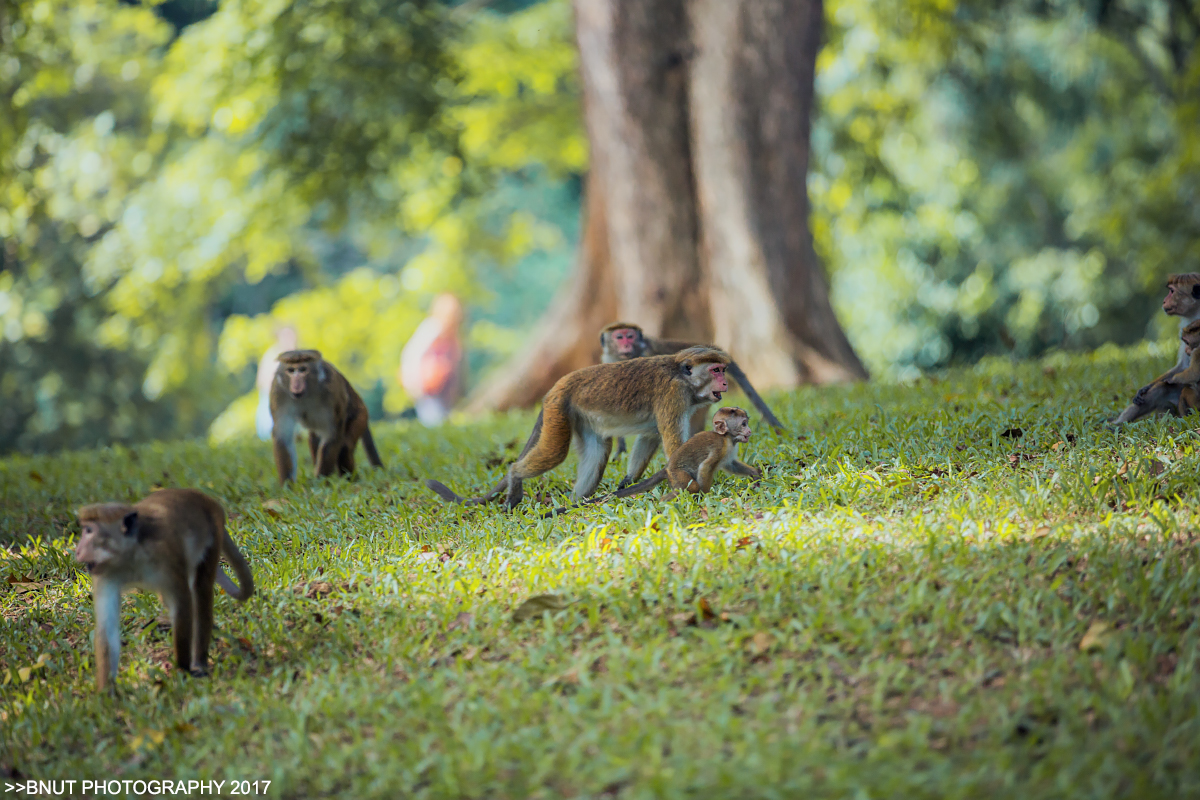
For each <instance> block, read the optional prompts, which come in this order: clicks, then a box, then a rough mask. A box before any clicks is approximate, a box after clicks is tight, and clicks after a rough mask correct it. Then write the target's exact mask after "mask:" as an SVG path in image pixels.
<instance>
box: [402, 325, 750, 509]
mask: <svg viewBox="0 0 1200 800" xmlns="http://www.w3.org/2000/svg"><path fill="white" fill-rule="evenodd" d="M728 363H729V356H728V355H726V354H725V352H724V351H722V350H718V349H717V348H715V347H690V348H688V349H686V350H683V351H681V352H678V353H676V354H674V355H668V356H651V357H648V358H639V359H634V360H632V361H623V362H621V363H618V364H597V365H596V366H592V367H584V368H583V369H578V370H575V371H574V372H571V373H568V374H567V375H564V376H563V377H561V378H559V379H558V382H557V383H555V384H554V386H552V387H551V388H550V391H549V392H548V393H547V394H546V398H545V400H543V401H542V410H541V413H539V414H538V418H537V421H536V422H535V423H534V425H533V432H532V433H530V435H529V441H527V442H526V443H525V449H524V450H522V451H521V455H520V456H518V458H517V460H516V462H515V463H514V464H513V465H512V466H511V467H510V468H509V471H508V475H506V476H505V477H504V479H503V480H501V481H500V483H498V484H497V485H496V487H495V488H494V489H492V491H491V492H489V493H488V494H487V495H484V496H483V497H478V498H474V499H470V500H468V499H466V498H463V497H460V496H459V495H457V494H455V493H454V492H453V491H452V490H451V489H449V488H448V487H447V486H445V485H444V484H442V483H440V482H439V481H435V480H426V481H425V485H426V486H428V487H429V488H430V489H431V490H433V491H434V492H436V493H437V494H438V496H440V497H441V498H442V499H444V500H447V501H449V502H452V503H468V504H471V505H478V504H482V503H487V502H490V501H492V500H494V499H495V498H497V497H498V496H499V495H500V494H501V492H504V493H505V499H504V503H505V505H506V506H507V507H508V508H509V509H512V508H514V507H516V505H517V504H518V503H520V502H521V498H522V497H523V495H524V490H523V488H522V482H523V481H524V480H525V479H526V478H532V477H535V476H537V475H541V474H542V473H544V472H549V471H550V470H552V469H554V468H555V467H556V466H558V465H559V464H561V463H562V462H563V461H564V460H565V459H566V457H567V452H568V450H569V449H570V447H571V444H572V442H573V443H574V445H575V447H576V450H577V452H578V454H579V470H578V473H577V474H576V479H575V493H574V494H575V498H576V499H583V498H585V497H589V496H590V495H591V494H592V493H593V492H595V491H596V487H597V486H599V484H600V479H601V478H602V477H603V475H604V467H605V466H606V465H607V464H608V457H609V454H610V452H611V450H612V437H614V436H637V439H636V440H635V441H634V443H633V449H632V451H631V452H630V455H629V464H628V467H627V469H626V473H625V477H624V478H623V479H622V480H621V484H620V485H621V486H626V485H628V484H631V483H634V482H635V481H637V479H638V478H640V477H641V475H642V473H643V472H644V471H645V469H646V465H647V464H648V463H649V462H650V458H651V457H652V456H653V455H654V453H655V451H656V450H658V447H659V444H660V443H661V444H662V446H663V449H664V450H665V451H666V454H667V457H668V458H670V457H671V456H672V455H673V454H674V453H675V451H676V450H677V449H678V448H679V447H680V446H682V445H683V443H684V442H686V441H687V440H688V438H689V436H690V435H691V420H692V418H693V416H694V415H695V412H696V411H697V410H698V409H701V408H704V407H706V406H708V405H710V404H712V403H715V402H717V401H719V400H720V399H721V395H722V394H723V393H724V392H726V391H728V390H729V384H728V382H727V381H726V380H725V368H726V365H727V364H728Z"/></svg>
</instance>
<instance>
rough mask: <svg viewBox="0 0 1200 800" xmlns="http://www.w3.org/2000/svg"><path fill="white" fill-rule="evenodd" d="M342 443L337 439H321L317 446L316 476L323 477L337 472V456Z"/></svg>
mask: <svg viewBox="0 0 1200 800" xmlns="http://www.w3.org/2000/svg"><path fill="white" fill-rule="evenodd" d="M341 449H342V443H341V442H340V441H339V440H337V439H322V440H321V444H320V445H319V446H318V447H317V477H318V478H324V477H326V476H328V475H332V474H333V473H335V472H337V466H338V456H339V454H340V453H341Z"/></svg>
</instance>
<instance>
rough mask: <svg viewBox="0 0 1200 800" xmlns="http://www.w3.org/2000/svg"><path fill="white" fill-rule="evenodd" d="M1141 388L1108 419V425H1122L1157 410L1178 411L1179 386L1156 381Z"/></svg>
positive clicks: (1176, 412)
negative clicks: (1127, 403)
mask: <svg viewBox="0 0 1200 800" xmlns="http://www.w3.org/2000/svg"><path fill="white" fill-rule="evenodd" d="M1143 388H1144V389H1145V391H1144V392H1143V391H1141V390H1139V391H1138V394H1137V396H1135V397H1134V399H1133V402H1132V403H1130V404H1129V405H1128V406H1126V407H1125V410H1124V411H1122V412H1121V413H1120V414H1118V415H1117V416H1116V417H1115V418H1114V419H1112V420H1110V421H1109V423H1108V424H1109V425H1113V426H1116V425H1124V424H1125V423H1128V422H1134V421H1136V420H1139V419H1141V418H1142V417H1146V416H1149V415H1150V414H1153V413H1155V412H1158V411H1166V412H1168V413H1171V414H1178V413H1179V396H1180V392H1181V389H1180V387H1178V386H1173V385H1171V384H1168V383H1164V382H1162V381H1156V382H1154V383H1152V384H1150V386H1149V387H1143Z"/></svg>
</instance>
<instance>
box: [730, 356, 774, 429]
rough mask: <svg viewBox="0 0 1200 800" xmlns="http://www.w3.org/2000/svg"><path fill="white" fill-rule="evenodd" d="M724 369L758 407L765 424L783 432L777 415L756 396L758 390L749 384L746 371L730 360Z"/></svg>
mask: <svg viewBox="0 0 1200 800" xmlns="http://www.w3.org/2000/svg"><path fill="white" fill-rule="evenodd" d="M725 371H726V372H728V373H729V374H730V376H731V377H732V378H733V379H734V380H735V381H737V385H738V386H740V387H742V391H743V392H745V393H746V397H749V398H750V402H751V403H753V404H754V407H755V408H757V409H758V413H760V414H762V415H763V419H765V420H766V421H767V424H768V425H770V426H771V427H772V428H774V429H775V430H777V431H780V432H783V431H784V430H785V428H784V427H783V423H782V422H780V421H779V418H778V417H776V416H775V415H774V414H773V413H771V409H770V408H768V407H767V404H766V403H765V402H764V401H763V399H762V398H761V397H759V396H758V392H756V391H754V387H753V386H751V385H750V381H748V380H746V373H744V372H742V368H741V367H739V366H738V365H737V362H735V361H730V362H729V365H728V366H726V367H725Z"/></svg>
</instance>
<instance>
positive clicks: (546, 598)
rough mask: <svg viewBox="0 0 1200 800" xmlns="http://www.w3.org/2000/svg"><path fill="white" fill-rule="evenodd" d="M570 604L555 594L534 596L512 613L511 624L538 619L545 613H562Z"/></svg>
mask: <svg viewBox="0 0 1200 800" xmlns="http://www.w3.org/2000/svg"><path fill="white" fill-rule="evenodd" d="M569 605H570V603H569V602H567V601H566V600H564V599H563V598H562V597H560V596H558V595H556V594H535V595H534V596H533V597H530V598H529V599H527V600H526V601H525V602H523V603H521V605H519V606H517V610H516V611H514V612H513V622H524V621H525V620H527V619H533V618H534V617H540V616H541V615H542V614H544V613H545V612H547V611H562V610H563V609H564V608H566V607H567V606H569Z"/></svg>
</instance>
